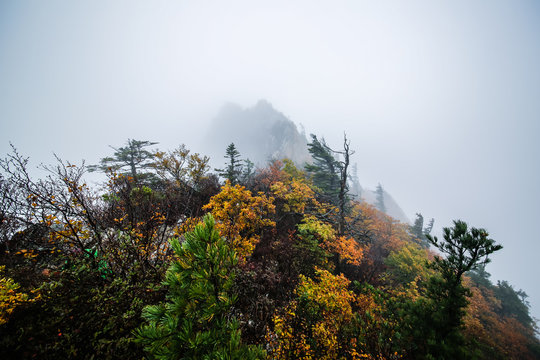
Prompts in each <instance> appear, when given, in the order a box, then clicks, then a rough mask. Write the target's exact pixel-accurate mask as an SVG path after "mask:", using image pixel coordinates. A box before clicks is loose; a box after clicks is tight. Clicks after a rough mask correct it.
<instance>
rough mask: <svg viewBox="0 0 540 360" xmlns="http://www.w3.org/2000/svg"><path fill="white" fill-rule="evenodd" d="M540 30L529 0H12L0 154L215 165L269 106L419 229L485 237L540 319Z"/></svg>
mask: <svg viewBox="0 0 540 360" xmlns="http://www.w3.org/2000/svg"><path fill="white" fill-rule="evenodd" d="M538 34H540V5H539V4H538V3H537V2H535V1H512V2H509V1H489V2H488V1H472V2H471V1H453V2H447V3H445V4H442V3H441V2H433V1H408V2H403V1H372V2H363V1H318V2H313V1H294V2H293V1H276V0H274V1H272V2H255V1H226V2H225V1H222V2H218V1H189V2H188V1H170V2H167V1H152V2H138V1H78V2H71V1H47V2H43V1H2V2H1V3H0V150H1V152H2V154H6V153H8V152H9V151H10V147H9V142H12V143H13V144H14V145H15V146H17V148H18V149H19V150H20V151H21V152H22V153H23V154H25V155H28V156H30V157H31V159H32V160H33V164H38V163H39V162H46V163H47V162H52V161H53V159H54V158H53V155H52V154H53V152H55V153H57V154H58V155H60V156H61V157H63V158H66V159H68V160H72V161H75V162H77V161H79V160H82V159H85V160H86V161H87V163H97V162H98V160H99V159H100V158H101V157H104V156H106V155H109V154H110V153H111V149H110V148H109V147H108V146H109V145H113V146H121V145H122V144H123V143H124V142H125V141H126V139H128V138H135V139H140V140H151V141H158V142H160V145H159V147H160V148H163V149H170V148H173V147H175V146H177V145H179V144H181V143H185V144H186V145H187V146H188V147H189V148H190V149H192V150H193V151H196V152H200V153H203V154H204V153H205V144H204V143H203V142H202V139H204V134H205V133H206V132H207V131H208V127H209V126H210V123H211V120H212V118H213V117H214V116H216V114H217V113H218V111H219V109H220V107H221V106H222V105H223V104H224V103H227V102H233V103H237V104H239V105H240V106H242V107H249V106H253V105H254V104H255V103H256V102H257V101H258V100H259V99H266V100H267V101H269V102H270V103H272V104H273V106H274V107H275V108H276V109H277V110H279V111H281V112H282V113H283V114H285V115H286V116H287V117H288V118H289V119H291V120H292V121H294V122H295V123H296V124H302V125H303V126H304V127H305V129H306V132H307V133H308V134H309V133H314V134H317V135H320V136H324V137H325V138H326V140H327V142H328V144H330V145H331V146H333V147H336V148H338V147H340V146H341V144H342V139H343V132H346V133H347V136H348V137H349V138H350V139H351V146H352V148H353V149H354V150H355V151H356V153H355V155H354V158H353V160H352V161H353V162H356V163H357V164H358V174H359V178H360V181H361V183H362V185H363V186H364V187H367V188H371V189H373V188H374V187H375V186H376V184H377V183H379V182H380V183H381V184H382V185H383V187H384V188H385V189H386V190H387V191H388V192H389V193H390V194H392V196H393V198H394V199H395V200H396V201H397V202H398V203H399V204H400V205H401V207H402V208H403V210H404V211H405V213H406V214H407V216H408V217H409V218H410V219H414V214H415V213H416V212H421V213H422V214H423V215H424V216H425V217H426V218H431V217H433V218H435V228H436V229H438V230H437V231H438V232H440V229H441V228H442V227H443V226H450V225H451V221H452V220H453V219H462V220H465V221H467V222H468V223H469V224H470V225H472V226H476V227H484V228H486V229H487V230H488V231H489V232H490V234H491V237H492V238H493V239H495V240H496V241H497V242H499V243H501V244H503V246H504V249H503V250H502V251H500V252H499V253H498V254H497V255H496V256H494V258H493V263H492V264H490V265H489V266H488V269H487V270H488V272H490V273H491V274H492V280H493V281H495V282H496V280H497V279H500V280H508V281H509V282H510V283H511V284H513V285H514V286H515V287H516V288H521V289H523V290H525V291H526V292H527V293H528V294H529V296H530V298H529V300H530V302H531V305H532V314H533V315H534V316H535V317H537V318H540V287H539V286H538V281H537V279H536V277H537V275H538V274H539V273H540V265H539V263H540V262H539V261H538V260H537V257H538V253H539V250H540V241H539V240H540V239H539V236H538V225H537V223H536V221H538V218H539V216H540V189H539V184H540V161H539V155H540V145H539V143H538V141H537V137H538V135H539V134H540V101H538V97H539V95H540V67H539V66H538V64H540V41H538ZM236 131H239V132H241V131H242V129H236ZM223 150H225V149H223ZM239 150H240V151H242V149H239ZM243 155H246V156H248V155H249V154H243Z"/></svg>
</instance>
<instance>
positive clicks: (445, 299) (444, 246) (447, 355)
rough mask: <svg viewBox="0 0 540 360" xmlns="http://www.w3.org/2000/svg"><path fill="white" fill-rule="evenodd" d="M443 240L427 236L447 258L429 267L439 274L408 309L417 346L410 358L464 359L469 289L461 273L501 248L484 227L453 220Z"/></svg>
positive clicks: (484, 260)
mask: <svg viewBox="0 0 540 360" xmlns="http://www.w3.org/2000/svg"><path fill="white" fill-rule="evenodd" d="M443 235H444V236H443V237H444V240H443V241H439V240H438V239H437V237H432V236H430V235H426V237H427V239H428V240H429V242H430V243H431V244H432V245H433V246H434V247H436V248H437V249H438V250H439V251H441V252H442V253H443V254H445V255H446V258H441V257H435V261H434V262H432V263H431V266H432V267H433V268H434V269H436V270H438V272H439V274H438V276H434V277H432V278H431V279H430V281H429V283H428V286H427V293H426V298H424V299H421V300H420V301H418V302H417V303H415V304H414V305H413V306H411V308H410V309H409V310H410V312H411V313H412V314H413V316H412V318H413V319H414V320H413V322H412V323H411V324H410V325H409V326H408V328H409V329H411V331H412V333H413V334H414V335H413V338H414V340H413V343H414V344H415V345H416V346H418V347H417V349H416V353H413V354H411V355H412V358H415V359H416V358H420V359H466V358H468V357H469V356H468V354H467V350H466V348H465V340H464V337H463V333H462V330H463V318H464V316H465V314H466V312H465V310H466V308H467V305H468V303H469V302H468V299H467V298H468V297H470V296H471V291H470V290H469V289H468V288H467V287H465V286H464V285H463V282H462V280H463V275H464V274H465V273H466V272H468V271H470V270H474V269H477V268H478V267H480V266H483V265H485V264H487V263H488V262H489V261H490V259H489V255H491V254H492V253H494V252H495V251H498V250H500V249H502V246H501V245H498V244H495V241H494V240H492V239H490V238H488V236H489V234H488V233H487V231H486V230H484V229H477V228H471V229H470V230H469V228H468V226H467V224H466V223H465V222H463V221H454V227H453V228H443Z"/></svg>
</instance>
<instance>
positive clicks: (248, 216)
mask: <svg viewBox="0 0 540 360" xmlns="http://www.w3.org/2000/svg"><path fill="white" fill-rule="evenodd" d="M273 202H274V198H272V197H266V196H265V195H264V194H263V193H259V194H258V195H255V196H254V195H252V194H251V191H249V190H246V188H245V187H244V186H240V185H234V186H232V185H231V183H230V182H229V181H227V182H226V184H225V185H224V186H223V187H222V189H221V192H220V193H219V194H217V195H215V196H213V197H212V198H211V199H210V202H209V203H208V204H206V205H205V206H204V207H203V209H205V210H209V211H210V212H211V213H212V215H213V216H214V219H215V220H216V229H217V230H218V231H219V232H220V233H221V234H222V235H223V236H224V237H225V238H226V239H227V240H228V241H229V242H230V243H231V245H232V246H233V247H234V249H235V250H236V251H237V252H238V254H239V256H240V257H244V258H245V257H247V256H250V255H251V253H252V252H253V250H254V249H255V245H257V243H258V242H259V239H260V231H261V230H262V229H263V228H264V227H267V226H275V225H276V223H275V222H274V221H272V220H271V219H269V218H268V216H269V215H271V214H273V213H274V212H275V205H274V204H273Z"/></svg>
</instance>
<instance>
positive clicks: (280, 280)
mask: <svg viewBox="0 0 540 360" xmlns="http://www.w3.org/2000/svg"><path fill="white" fill-rule="evenodd" d="M157 145H158V144H157V143H153V142H150V141H139V140H128V141H127V142H126V143H125V144H124V145H123V146H121V147H117V148H113V152H112V154H111V155H110V156H109V157H106V158H103V159H102V160H101V161H100V163H99V164H93V165H85V164H84V163H82V164H73V163H71V162H67V161H64V160H62V159H60V158H57V161H56V163H55V164H53V165H47V166H43V170H44V171H46V173H47V176H44V177H41V178H36V177H34V176H32V175H31V173H32V171H31V169H29V160H28V158H26V157H25V156H24V155H21V154H20V153H19V152H18V150H17V149H15V148H13V151H12V152H11V153H10V154H7V155H6V156H5V157H4V158H3V159H2V160H0V167H1V172H0V191H1V194H2V197H1V203H0V236H1V238H0V271H1V273H0V357H1V358H2V359H116V358H122V359H142V358H149V359H538V358H540V343H539V341H538V339H537V338H536V334H537V333H536V325H535V322H534V319H532V317H531V315H530V313H529V305H528V303H527V300H526V298H527V295H526V293H525V292H524V291H522V290H517V289H515V288H514V287H513V286H512V285H510V284H508V283H507V282H505V281H499V282H497V283H496V284H494V283H492V282H491V281H490V275H489V273H487V272H486V267H485V265H486V264H487V263H488V262H489V261H490V255H491V254H493V253H495V252H497V251H504V249H502V246H500V245H499V244H498V243H497V241H496V239H491V238H490V236H489V233H488V231H487V230H486V229H483V228H481V227H480V226H481V224H467V223H466V222H465V221H462V220H456V221H454V223H453V224H446V227H444V228H443V231H442V237H440V238H438V237H435V236H432V232H433V226H434V223H433V220H432V221H428V222H425V221H424V217H423V216H422V215H421V214H417V217H416V220H415V221H414V223H413V224H412V225H410V224H405V223H401V222H399V221H397V220H395V219H393V218H392V217H390V216H388V215H387V214H385V211H384V210H385V204H384V197H383V196H382V192H383V190H382V188H380V190H379V189H378V191H377V193H378V194H379V196H378V197H377V203H376V204H375V205H371V204H368V203H367V202H365V201H362V199H361V194H360V196H355V195H353V194H352V192H350V191H349V188H350V187H351V188H352V187H354V184H355V183H356V182H357V180H358V179H356V178H355V176H351V166H350V165H351V158H352V157H353V156H354V155H355V154H354V151H353V150H352V146H351V144H350V142H349V141H348V140H347V138H346V137H345V138H344V141H343V143H342V144H339V146H338V147H335V146H333V147H330V146H329V145H328V144H326V142H325V141H324V139H322V138H318V137H317V136H314V135H312V136H311V141H310V142H309V144H308V150H309V153H310V155H311V158H312V161H311V162H310V163H308V164H295V163H294V162H293V161H291V160H287V159H282V160H275V161H272V162H270V163H268V164H267V165H266V166H265V167H261V168H256V167H255V165H254V164H253V163H252V162H251V161H249V160H248V159H247V158H244V157H243V155H242V154H241V152H240V150H241V149H237V148H236V146H235V145H234V144H233V143H231V144H230V145H229V146H228V147H227V148H226V149H224V155H225V156H224V159H223V166H222V167H221V168H219V169H211V168H210V166H209V161H210V159H209V158H208V157H206V156H204V155H201V154H197V153H193V152H191V151H190V150H189V149H187V148H186V147H185V146H184V145H181V146H179V147H178V148H176V149H173V150H157V149H156V148H157ZM89 171H90V172H100V173H103V176H104V179H105V180H104V181H103V182H102V183H101V184H99V185H89V183H87V180H86V178H85V174H86V173H87V172H89ZM464 220H466V219H464Z"/></svg>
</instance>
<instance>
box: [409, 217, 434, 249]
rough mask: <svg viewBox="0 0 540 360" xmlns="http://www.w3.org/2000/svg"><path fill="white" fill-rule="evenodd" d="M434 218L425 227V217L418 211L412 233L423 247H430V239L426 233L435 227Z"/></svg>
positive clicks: (414, 238)
mask: <svg viewBox="0 0 540 360" xmlns="http://www.w3.org/2000/svg"><path fill="white" fill-rule="evenodd" d="M434 221H435V220H434V219H431V220H430V221H429V223H428V225H427V226H426V227H424V217H423V216H422V214H420V213H416V219H415V220H414V224H413V225H412V226H411V227H410V230H409V231H410V233H411V235H412V237H413V241H415V242H416V243H417V244H418V245H420V246H421V247H423V248H429V241H428V240H427V237H426V235H429V234H430V233H431V230H432V229H433V223H434Z"/></svg>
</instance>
